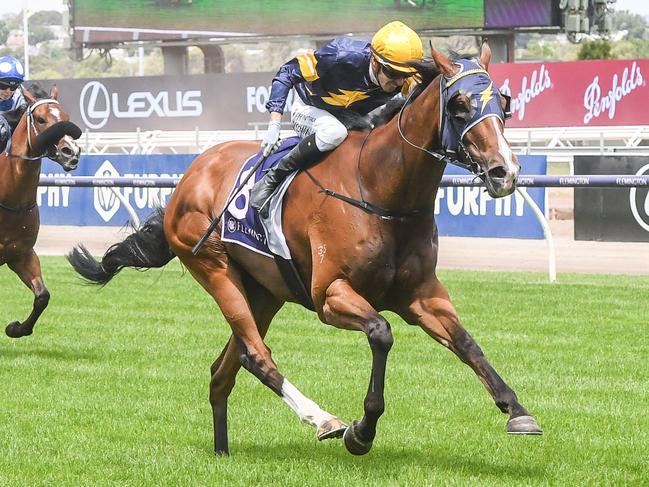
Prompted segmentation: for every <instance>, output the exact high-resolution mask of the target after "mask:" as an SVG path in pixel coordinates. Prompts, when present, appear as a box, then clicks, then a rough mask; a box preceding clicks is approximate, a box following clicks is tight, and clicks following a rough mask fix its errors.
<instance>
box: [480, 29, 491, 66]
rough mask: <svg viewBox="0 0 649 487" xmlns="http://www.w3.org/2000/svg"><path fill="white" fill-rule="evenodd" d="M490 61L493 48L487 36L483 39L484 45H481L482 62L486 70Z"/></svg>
mask: <svg viewBox="0 0 649 487" xmlns="http://www.w3.org/2000/svg"><path fill="white" fill-rule="evenodd" d="M489 61H491V48H490V47H489V43H488V42H487V38H486V37H485V38H484V39H482V45H481V46H480V64H482V65H483V66H484V68H485V70H487V71H488V70H489Z"/></svg>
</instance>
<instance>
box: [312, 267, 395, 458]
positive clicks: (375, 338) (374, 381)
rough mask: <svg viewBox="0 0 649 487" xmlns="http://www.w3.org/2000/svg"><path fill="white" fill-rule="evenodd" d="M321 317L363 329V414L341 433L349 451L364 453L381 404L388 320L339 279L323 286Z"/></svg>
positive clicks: (388, 343)
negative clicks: (368, 361) (367, 365)
mask: <svg viewBox="0 0 649 487" xmlns="http://www.w3.org/2000/svg"><path fill="white" fill-rule="evenodd" d="M322 318H323V321H324V322H325V323H328V324H331V325H334V326H337V327H339V328H345V329H351V330H360V331H363V332H364V333H365V334H366V335H367V339H368V341H369V344H370V349H371V350H372V373H371V376H370V384H369V387H368V389H367V394H366V395H365V401H364V402H363V407H364V412H365V414H364V416H363V419H361V420H360V421H354V422H353V423H352V425H351V426H350V427H349V428H348V429H347V431H345V437H344V439H345V446H346V447H347V450H348V451H349V452H350V453H352V454H354V455H364V454H365V453H367V452H369V451H370V448H372V442H373V441H374V437H375V436H376V425H377V423H378V420H379V418H380V417H381V415H382V414H383V410H384V407H385V403H384V398H383V389H384V383H385V367H386V362H387V358H388V352H389V351H390V349H391V348H392V342H393V338H392V331H391V329H390V324H389V323H388V322H387V320H386V319H385V318H383V317H382V316H381V315H380V314H379V313H378V312H377V311H376V310H375V309H374V308H373V307H372V306H371V305H370V304H369V303H368V302H367V301H366V300H365V299H364V298H362V297H361V296H359V295H358V294H357V293H356V292H355V291H354V290H353V289H352V287H351V286H350V285H349V283H348V282H347V281H344V280H342V279H338V280H336V281H334V282H333V283H331V284H330V285H329V287H328V288H327V292H326V300H325V305H324V307H323V316H322Z"/></svg>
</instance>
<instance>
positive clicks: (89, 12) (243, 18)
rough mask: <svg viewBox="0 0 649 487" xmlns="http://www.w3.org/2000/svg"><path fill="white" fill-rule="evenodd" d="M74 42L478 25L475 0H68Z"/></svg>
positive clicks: (479, 2)
mask: <svg viewBox="0 0 649 487" xmlns="http://www.w3.org/2000/svg"><path fill="white" fill-rule="evenodd" d="M71 1H72V27H73V29H74V40H75V42H76V43H83V44H97V43H111V42H125V41H137V40H162V39H187V38H199V37H261V36H282V35H318V36H329V35H331V36H335V35H340V34H347V33H358V34H370V33H372V32H374V31H376V30H377V29H378V28H380V27H381V26H382V25H384V24H386V23H387V22H390V21H391V20H401V21H403V22H405V23H406V24H408V25H409V26H410V27H412V28H413V29H415V30H418V31H421V30H439V29H474V28H478V29H480V28H482V26H483V25H484V2H483V0H311V1H305V0H266V1H260V0H129V1H128V2H125V1H123V0H71Z"/></svg>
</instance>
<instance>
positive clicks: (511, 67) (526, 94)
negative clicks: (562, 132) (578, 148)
mask: <svg viewBox="0 0 649 487" xmlns="http://www.w3.org/2000/svg"><path fill="white" fill-rule="evenodd" d="M489 72H490V74H491V77H492V78H493V79H494V81H495V82H496V84H498V86H499V87H500V89H501V91H502V92H503V93H505V94H507V95H510V96H511V97H512V118H511V119H510V120H508V121H507V126H508V127H569V126H570V127H575V126H605V125H648V124H649V86H647V77H649V59H631V60H624V61H574V62H563V63H561V62H548V63H524V64H523V63H516V64H492V65H491V66H490V67H489Z"/></svg>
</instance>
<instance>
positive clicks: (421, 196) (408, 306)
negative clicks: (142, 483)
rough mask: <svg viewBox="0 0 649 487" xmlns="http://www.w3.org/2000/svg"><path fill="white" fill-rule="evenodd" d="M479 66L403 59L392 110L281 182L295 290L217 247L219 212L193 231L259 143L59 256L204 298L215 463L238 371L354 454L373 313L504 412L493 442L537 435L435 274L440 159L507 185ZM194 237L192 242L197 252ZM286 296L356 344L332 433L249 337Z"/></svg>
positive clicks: (260, 265) (370, 413)
mask: <svg viewBox="0 0 649 487" xmlns="http://www.w3.org/2000/svg"><path fill="white" fill-rule="evenodd" d="M490 56H491V53H490V50H489V47H488V45H487V44H486V43H483V45H482V48H481V54H480V57H479V59H462V60H455V61H453V60H451V59H449V58H448V57H446V56H445V55H443V54H442V53H440V52H439V51H436V50H434V49H433V50H432V58H433V61H434V63H433V62H430V61H427V62H419V63H413V64H412V65H413V66H415V67H416V68H417V71H418V75H419V77H420V78H421V83H420V85H419V87H418V88H417V89H416V90H415V91H414V92H412V94H411V96H410V97H409V98H408V99H407V100H406V102H405V103H404V104H402V106H401V107H400V108H398V114H397V110H396V109H395V110H394V111H393V112H392V116H391V117H389V120H388V121H387V122H386V123H384V124H383V125H380V126H377V127H374V128H373V129H372V130H367V131H352V132H350V134H349V137H348V138H347V139H346V140H345V141H344V142H343V143H342V145H340V146H339V147H338V148H337V149H336V150H334V151H332V152H331V153H330V154H328V155H327V156H326V158H325V159H324V160H323V161H322V162H320V163H318V164H317V165H315V166H313V167H312V168H310V169H307V170H305V171H301V172H299V173H298V174H297V175H296V176H295V177H294V179H293V181H292V183H291V184H290V186H288V189H287V190H286V195H285V198H284V201H283V203H281V204H280V205H279V206H280V209H281V210H282V211H281V213H280V216H279V217H278V218H279V220H281V224H282V228H283V229H284V237H285V241H286V244H287V247H288V249H289V251H290V257H291V266H292V268H293V269H294V271H295V272H294V273H295V275H296V276H297V278H298V279H299V281H300V282H301V283H302V284H303V285H302V292H300V290H299V286H297V287H291V286H289V285H288V284H287V282H289V281H288V280H287V279H286V278H285V276H286V273H285V272H282V267H285V264H280V263H281V259H276V260H274V259H273V258H269V257H268V256H266V255H262V254H260V253H257V252H254V251H251V250H250V249H249V248H246V247H245V246H242V245H237V244H233V243H231V242H229V241H225V240H224V238H223V237H222V233H223V232H224V230H225V229H227V227H229V226H230V223H231V220H229V219H228V218H226V219H224V221H223V227H222V228H221V233H216V232H215V233H210V232H209V231H208V230H211V227H210V224H211V222H212V221H213V220H214V218H215V215H217V214H218V212H219V210H220V209H222V208H225V207H228V205H230V206H229V208H231V209H232V211H234V210H237V211H239V210H241V209H245V208H246V207H247V204H248V197H249V191H250V187H251V184H243V183H242V184H239V185H235V181H236V178H237V175H238V174H239V173H240V171H241V168H242V165H243V164H244V161H246V160H250V157H251V155H253V154H255V152H256V151H257V150H258V148H259V142H228V143H225V144H221V145H218V146H216V147H213V148H211V149H209V150H208V151H206V152H204V153H203V154H201V155H200V156H198V157H197V158H196V159H195V160H194V162H193V163H192V164H191V166H190V168H189V169H188V171H187V172H186V173H185V175H184V177H183V178H182V180H181V181H180V183H179V185H178V186H177V189H176V191H175V192H174V194H173V195H172V197H171V200H170V202H169V205H168V206H167V208H166V209H165V210H164V211H161V212H159V213H158V214H156V215H154V216H153V217H152V218H151V219H150V220H149V221H148V222H147V224H146V225H144V226H143V227H142V228H141V229H140V230H139V231H137V232H136V233H134V234H132V235H130V236H129V237H127V238H126V240H124V241H123V242H120V243H117V244H115V245H113V246H112V247H111V248H110V249H109V250H108V251H107V252H106V254H105V255H104V256H103V258H102V260H101V262H98V261H96V260H95V259H94V258H93V256H92V255H91V254H90V253H89V252H88V251H87V250H86V249H85V248H84V247H83V246H80V247H77V248H75V249H74V250H73V252H72V253H71V254H70V255H69V260H70V262H71V263H72V265H73V266H74V268H75V269H76V270H77V271H78V272H79V273H80V274H82V275H83V276H84V277H86V278H87V279H89V280H90V281H92V282H95V283H99V284H106V283H107V282H108V281H109V280H110V279H111V278H112V277H114V276H115V274H117V272H119V271H120V270H121V269H122V268H123V267H125V266H128V267H136V268H140V269H142V268H150V267H162V266H164V265H165V264H166V263H167V262H169V261H170V260H171V259H172V258H174V257H175V256H177V257H178V258H179V259H180V260H181V261H182V262H183V264H184V265H185V266H186V267H187V269H189V271H190V273H191V274H192V275H193V277H194V278H195V279H196V280H197V281H198V282H199V283H200V284H201V285H202V286H203V288H204V289H205V290H206V291H207V292H208V293H209V294H210V295H211V296H212V297H213V298H214V300H215V301H216V302H217V303H218V305H219V307H220V308H221V311H222V312H223V315H224V317H225V319H226V320H227V322H228V323H229V325H230V328H231V331H232V336H231V338H230V340H229V341H228V343H227V344H226V346H225V348H224V349H223V351H222V353H221V354H220V356H219V357H218V358H217V359H216V361H215V362H214V364H213V365H212V368H211V373H212V379H211V382H210V402H211V405H212V413H213V420H214V449H215V452H216V453H218V454H226V453H228V434H227V416H228V415H227V401H228V396H229V395H230V393H231V391H232V389H233V387H234V384H235V376H236V374H237V372H238V371H239V369H240V367H241V366H243V367H244V368H245V369H246V370H248V371H249V372H250V373H252V374H253V375H254V376H255V377H257V378H258V379H259V380H260V381H261V382H262V383H263V384H264V385H266V386H267V387H269V388H270V389H271V390H272V391H273V392H274V393H275V394H277V395H278V396H280V397H281V398H282V399H283V400H284V401H285V402H286V403H287V404H288V405H289V407H290V408H292V409H293V410H294V412H295V413H296V414H297V415H298V417H299V418H300V419H301V420H303V421H304V422H306V423H308V424H311V425H312V426H314V427H315V430H316V436H317V438H318V439H320V440H322V439H327V438H335V437H340V436H342V437H343V438H344V444H345V446H346V448H347V450H348V451H349V452H350V453H352V454H355V455H362V454H365V453H367V452H368V451H369V450H370V448H371V447H372V442H373V440H374V438H375V435H376V429H377V422H378V420H379V417H380V416H381V415H382V414H383V412H384V384H385V374H386V361H387V357H388V353H389V351H390V349H391V347H392V344H393V334H392V330H391V326H390V324H389V323H388V321H387V320H386V319H385V318H384V317H383V316H381V314H380V313H379V311H382V310H390V311H393V312H395V313H397V314H398V315H400V316H401V317H402V318H403V320H404V321H405V322H406V323H408V324H410V325H415V326H419V327H421V328H422V329H423V330H424V331H425V332H426V333H427V334H428V335H429V336H430V337H432V338H433V339H435V340H436V341H438V342H439V343H441V344H442V345H443V346H444V347H446V348H448V349H449V350H450V351H452V352H453V353H454V354H456V355H457V357H458V358H459V359H460V360H461V361H462V362H464V363H466V364H467V365H469V367H471V369H473V371H474V372H475V373H476V374H477V375H478V377H479V378H480V380H481V381H482V382H483V384H484V385H485V387H486V388H487V390H488V392H489V393H490V394H491V396H492V397H493V399H494V401H495V403H496V406H497V407H498V408H499V409H500V410H501V411H502V412H503V413H505V414H507V415H508V418H509V419H508V422H507V428H506V429H507V432H508V433H511V434H540V433H541V429H540V427H539V426H538V424H537V423H536V421H535V419H534V418H533V417H532V416H531V415H530V414H529V413H528V411H527V410H526V409H525V408H524V407H523V406H522V405H521V404H520V403H519V401H518V399H517V397H516V394H515V393H514V392H513V391H512V389H510V387H509V386H507V384H506V383H505V382H504V381H503V379H502V378H501V377H500V376H499V375H498V373H497V372H496V371H495V370H494V368H493V367H492V366H491V365H490V364H489V362H488V361H487V359H486V357H485V355H484V354H483V352H482V350H481V349H480V348H479V347H478V345H477V344H476V342H475V340H474V339H473V338H472V337H471V335H470V334H469V333H468V332H467V331H466V330H465V329H464V327H463V326H462V325H461V323H460V319H459V317H458V314H457V312H456V310H455V307H454V306H453V303H452V302H451V299H450V297H449V295H448V292H447V290H446V288H445V287H444V285H443V284H442V283H441V282H440V280H439V279H438V277H437V274H436V266H437V249H438V238H437V227H436V224H435V219H434V202H435V195H436V193H437V190H438V187H439V184H440V181H441V178H442V175H443V173H444V168H445V165H446V163H447V162H458V163H460V164H461V165H463V166H465V167H467V168H469V169H471V170H472V171H474V172H475V173H476V174H477V176H479V177H481V178H483V179H484V181H485V182H486V186H487V190H488V191H489V193H490V194H491V195H492V196H493V197H502V196H506V195H509V194H510V193H511V192H512V191H514V189H515V183H516V179H517V177H518V173H519V169H520V166H519V164H518V161H517V159H516V157H515V156H514V155H513V154H512V152H511V150H510V148H509V144H508V143H507V141H506V139H505V137H504V134H503V129H504V119H505V111H504V109H505V105H506V99H505V98H504V97H502V96H501V95H500V94H499V93H498V91H497V89H496V87H495V86H494V84H493V82H492V80H491V78H490V77H489V74H488V72H487V67H488V64H489V59H490ZM443 139H444V141H445V142H443ZM451 156H452V157H451ZM244 183H245V181H244ZM251 183H252V182H251ZM233 185H234V186H235V189H234V190H233V189H232V187H233ZM230 195H233V196H236V198H233V197H229V196H230ZM235 207H236V208H235ZM234 226H236V225H234ZM206 233H207V234H208V237H207V239H206V240H205V241H204V245H202V246H200V245H197V242H198V241H199V239H201V236H204V234H206ZM286 301H292V302H298V303H301V304H303V305H304V306H305V307H308V308H311V309H313V310H315V312H316V313H317V314H318V317H319V318H320V320H321V321H322V322H324V323H326V324H329V325H332V326H335V327H338V328H341V329H346V330H355V331H359V332H362V333H364V334H365V335H366V337H367V340H368V343H369V347H370V350H371V353H372V366H371V372H370V377H369V386H368V389H367V393H366V395H365V398H364V401H363V402H362V407H363V416H362V418H361V419H360V420H355V421H353V422H351V424H350V425H347V424H346V423H345V422H343V421H342V420H341V419H339V418H337V417H336V416H334V415H332V414H330V413H328V412H326V411H324V410H322V409H321V408H320V406H318V405H317V404H316V403H315V402H314V401H312V400H311V399H309V398H307V397H305V396H304V395H303V394H302V393H301V392H300V391H299V390H298V389H297V388H296V387H295V386H294V385H293V384H292V383H291V382H289V380H288V379H287V378H286V377H285V376H284V375H282V373H281V372H280V371H279V369H278V367H277V365H276V364H275V362H274V360H273V358H272V356H271V351H270V349H269V348H268V347H267V346H266V344H265V342H264V336H265V335H266V332H267V330H268V328H269V325H270V323H271V320H272V318H273V316H274V315H275V314H276V313H277V311H278V310H279V309H280V307H281V306H282V305H283V304H284V302H286ZM305 339H307V338H306V337H305Z"/></svg>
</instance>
